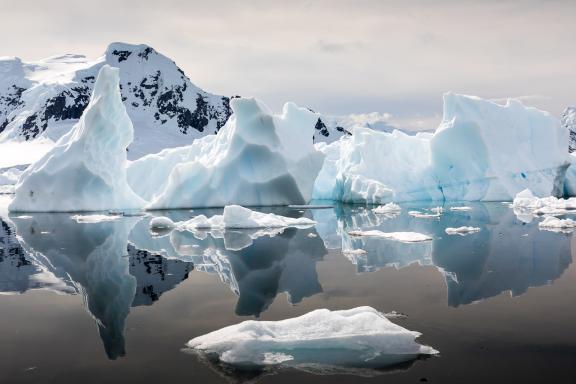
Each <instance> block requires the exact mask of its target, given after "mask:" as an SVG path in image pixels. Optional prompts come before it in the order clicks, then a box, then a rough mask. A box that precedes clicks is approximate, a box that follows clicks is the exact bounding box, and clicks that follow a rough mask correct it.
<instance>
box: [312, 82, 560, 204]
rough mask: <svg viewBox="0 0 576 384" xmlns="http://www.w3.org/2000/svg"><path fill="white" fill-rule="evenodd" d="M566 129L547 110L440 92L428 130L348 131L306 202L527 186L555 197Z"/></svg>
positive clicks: (376, 200)
mask: <svg viewBox="0 0 576 384" xmlns="http://www.w3.org/2000/svg"><path fill="white" fill-rule="evenodd" d="M567 143H568V132H567V130H566V129H564V128H563V127H562V126H561V124H560V121H559V120H558V119H556V118H554V117H553V116H551V115H550V114H548V113H547V112H543V111H540V110H537V109H535V108H531V107H525V106H524V105H522V104H521V103H520V102H519V101H517V100H512V99H511V100H508V102H507V103H506V104H505V105H499V104H496V103H494V102H491V101H487V100H483V99H480V98H477V97H473V96H465V95H458V94H453V93H446V94H445V95H444V111H443V120H442V122H441V124H440V126H439V127H438V129H437V130H436V131H435V132H434V133H433V134H430V133H419V134H416V135H413V136H410V135H407V134H405V133H403V132H400V131H393V132H391V133H386V132H376V131H374V130H370V129H367V128H361V127H359V128H356V129H354V131H353V135H352V136H350V137H343V138H342V139H340V140H338V141H336V142H333V143H331V144H325V143H319V144H317V148H318V150H320V151H322V152H323V153H324V154H325V155H326V161H325V162H324V165H323V167H322V170H321V171H320V174H319V176H318V178H317V180H316V182H315V186H314V193H313V197H314V198H316V199H329V200H340V201H343V202H349V203H367V204H384V203H388V202H392V201H395V202H404V201H417V200H462V201H497V200H511V199H512V198H513V197H514V196H515V195H516V193H518V192H520V191H521V190H523V189H525V188H530V189H531V190H532V191H533V192H534V193H536V194H537V195H538V196H549V195H561V194H562V193H563V185H564V177H565V173H566V169H567V168H568V166H569V164H570V162H569V157H568V145H567Z"/></svg>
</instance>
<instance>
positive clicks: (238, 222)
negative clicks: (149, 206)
mask: <svg viewBox="0 0 576 384" xmlns="http://www.w3.org/2000/svg"><path fill="white" fill-rule="evenodd" d="M314 224H316V222H315V221H314V220H310V219H308V218H305V217H299V218H291V217H285V216H280V215H275V214H273V213H261V212H256V211H253V210H251V209H248V208H244V207H241V206H239V205H227V206H226V207H224V213H223V214H222V215H214V216H212V217H210V218H208V217H206V216H204V215H198V216H195V217H193V218H191V219H190V220H187V221H181V222H176V223H175V222H173V221H172V220H170V219H169V218H167V217H155V218H153V219H152V220H151V221H150V228H152V229H170V228H175V229H176V230H180V231H198V230H226V229H259V228H287V227H300V228H308V227H310V226H313V225H314Z"/></svg>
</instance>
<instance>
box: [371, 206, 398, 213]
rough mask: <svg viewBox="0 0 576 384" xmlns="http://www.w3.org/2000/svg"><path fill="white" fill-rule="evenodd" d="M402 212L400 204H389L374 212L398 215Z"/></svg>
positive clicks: (375, 209)
mask: <svg viewBox="0 0 576 384" xmlns="http://www.w3.org/2000/svg"><path fill="white" fill-rule="evenodd" d="M401 210H402V208H400V206H399V205H398V204H394V203H388V204H385V205H381V206H379V207H376V208H374V209H373V210H372V212H374V213H377V214H388V213H397V212H400V211H401Z"/></svg>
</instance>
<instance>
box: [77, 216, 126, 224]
mask: <svg viewBox="0 0 576 384" xmlns="http://www.w3.org/2000/svg"><path fill="white" fill-rule="evenodd" d="M70 218H71V219H72V220H75V221H76V222H77V223H82V224H90V223H100V222H103V221H113V220H118V219H119V218H121V216H120V215H74V216H71V217H70Z"/></svg>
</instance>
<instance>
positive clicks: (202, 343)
mask: <svg viewBox="0 0 576 384" xmlns="http://www.w3.org/2000/svg"><path fill="white" fill-rule="evenodd" d="M419 336H420V333H418V332H414V331H409V330H407V329H405V328H403V327H401V326H399V325H396V324H394V323H392V322H391V321H390V320H388V319H387V318H386V317H385V315H384V314H382V313H380V312H378V311H377V310H375V309H374V308H371V307H358V308H354V309H349V310H342V311H330V310H328V309H318V310H315V311H312V312H309V313H307V314H305V315H302V316H300V317H295V318H291V319H286V320H280V321H254V320H248V321H244V322H242V323H239V324H235V325H231V326H228V327H225V328H222V329H220V330H217V331H214V332H211V333H208V334H206V335H203V336H199V337H196V338H194V339H192V340H190V341H189V342H188V343H187V347H188V348H190V349H192V350H193V351H196V352H199V353H200V354H202V355H205V356H208V357H210V356H213V358H216V359H217V360H218V363H223V364H226V365H229V366H233V367H242V368H245V369H249V368H251V367H253V368H258V367H291V368H296V369H305V370H306V371H312V372H316V373H330V372H332V373H338V372H342V371H345V370H346V369H354V368H360V369H362V368H364V369H384V368H387V367H393V366H395V365H399V364H402V363H407V362H410V361H413V360H415V359H417V358H419V357H421V356H425V355H434V354H437V353H438V351H436V350H435V349H434V348H432V347H429V346H425V345H421V344H419V343H417V342H416V338H417V337H419Z"/></svg>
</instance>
